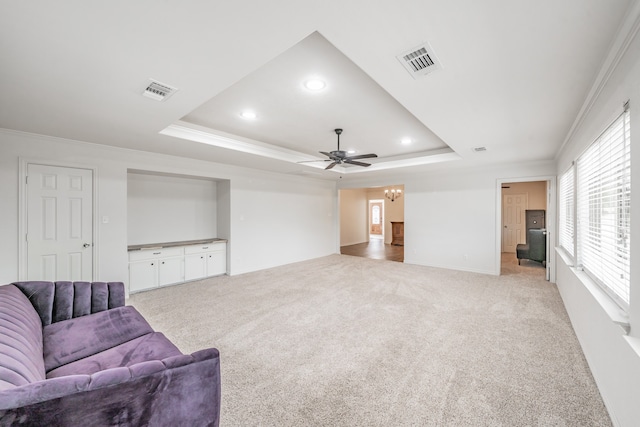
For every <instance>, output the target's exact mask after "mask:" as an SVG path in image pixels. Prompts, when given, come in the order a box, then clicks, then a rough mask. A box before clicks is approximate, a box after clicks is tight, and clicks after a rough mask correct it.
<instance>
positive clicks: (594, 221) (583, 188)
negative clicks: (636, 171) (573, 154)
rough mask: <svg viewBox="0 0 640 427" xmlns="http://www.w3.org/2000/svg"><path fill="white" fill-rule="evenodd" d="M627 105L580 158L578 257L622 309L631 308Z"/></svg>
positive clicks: (578, 179)
mask: <svg viewBox="0 0 640 427" xmlns="http://www.w3.org/2000/svg"><path fill="white" fill-rule="evenodd" d="M629 134H630V124H629V110H628V109H626V110H625V112H624V113H622V115H620V116H619V117H618V118H617V119H616V120H615V122H614V123H613V124H612V125H611V126H609V127H608V128H607V129H606V130H605V131H604V132H603V133H602V135H600V137H598V139H597V140H596V141H595V142H594V143H593V144H592V145H591V146H590V147H589V148H588V149H587V150H586V151H585V152H584V154H582V155H581V156H580V158H578V163H577V179H576V186H577V189H576V190H577V192H576V196H577V211H576V212H577V237H578V239H577V240H578V245H577V260H578V264H579V265H580V266H582V267H583V268H584V270H585V272H587V274H589V276H591V278H593V279H594V280H595V281H596V282H597V283H598V284H600V285H601V286H602V287H603V288H604V290H605V291H607V293H609V295H610V296H611V297H612V298H613V299H614V300H615V301H616V302H618V304H620V306H621V307H623V308H624V309H628V307H629V288H630V277H629V276H630V265H629V264H630V260H631V254H630V242H631V227H630V225H631V180H630V178H631V158H630V150H631V143H630V138H629Z"/></svg>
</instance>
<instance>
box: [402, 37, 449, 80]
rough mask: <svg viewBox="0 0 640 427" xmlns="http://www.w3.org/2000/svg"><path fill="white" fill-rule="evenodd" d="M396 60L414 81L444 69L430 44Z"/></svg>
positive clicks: (404, 54) (411, 50)
mask: <svg viewBox="0 0 640 427" xmlns="http://www.w3.org/2000/svg"><path fill="white" fill-rule="evenodd" d="M396 58H398V60H399V61H400V62H401V63H402V65H404V68H406V69H407V71H408V72H409V74H411V75H412V76H413V78H414V79H417V78H418V77H424V76H426V75H427V74H429V73H431V72H432V71H435V70H440V69H442V64H441V63H440V61H439V60H438V58H437V57H436V54H435V53H434V52H433V49H432V48H431V46H429V43H424V44H422V45H420V46H418V47H414V48H413V49H410V50H408V51H406V52H404V53H402V54H400V55H398V56H397V57H396Z"/></svg>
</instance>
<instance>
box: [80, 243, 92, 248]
mask: <svg viewBox="0 0 640 427" xmlns="http://www.w3.org/2000/svg"><path fill="white" fill-rule="evenodd" d="M89 246H91V245H90V244H89V243H85V244H84V245H82V247H83V248H88V247H89Z"/></svg>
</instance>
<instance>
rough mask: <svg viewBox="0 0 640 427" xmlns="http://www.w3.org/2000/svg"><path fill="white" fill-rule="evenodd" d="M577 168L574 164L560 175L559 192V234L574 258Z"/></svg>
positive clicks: (562, 242) (566, 249)
mask: <svg viewBox="0 0 640 427" xmlns="http://www.w3.org/2000/svg"><path fill="white" fill-rule="evenodd" d="M575 172H576V169H575V167H574V166H573V165H571V167H570V168H569V170H567V171H566V172H565V173H564V174H562V176H560V183H559V194H558V199H559V200H558V201H559V203H558V226H559V230H558V235H559V240H560V247H561V248H562V249H564V250H565V251H566V252H567V254H569V255H570V256H571V258H572V259H573V257H574V255H575V242H574V230H575V227H574V221H575V192H574V187H575V186H574V182H575Z"/></svg>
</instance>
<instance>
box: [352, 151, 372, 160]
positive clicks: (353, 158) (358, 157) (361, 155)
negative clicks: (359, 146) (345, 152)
mask: <svg viewBox="0 0 640 427" xmlns="http://www.w3.org/2000/svg"><path fill="white" fill-rule="evenodd" d="M374 157H378V155H377V154H373V153H370V154H359V155H357V156H349V157H347V159H351V160H356V159H372V158H374Z"/></svg>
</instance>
